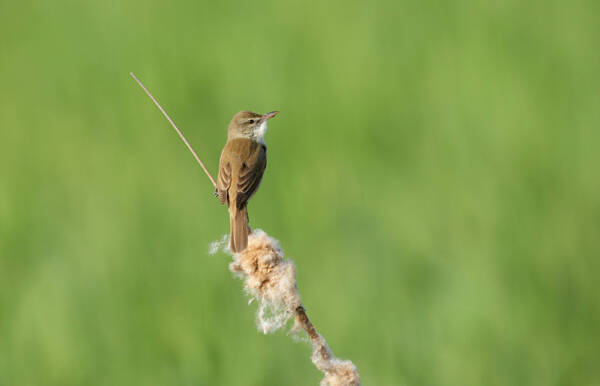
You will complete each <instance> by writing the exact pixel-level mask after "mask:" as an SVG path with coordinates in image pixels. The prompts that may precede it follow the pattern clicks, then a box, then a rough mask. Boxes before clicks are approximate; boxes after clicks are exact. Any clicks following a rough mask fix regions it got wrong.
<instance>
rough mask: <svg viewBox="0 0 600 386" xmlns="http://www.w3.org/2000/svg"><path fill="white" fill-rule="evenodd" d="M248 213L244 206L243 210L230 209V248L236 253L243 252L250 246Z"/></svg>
mask: <svg viewBox="0 0 600 386" xmlns="http://www.w3.org/2000/svg"><path fill="white" fill-rule="evenodd" d="M248 233H250V228H249V227H248V211H247V209H246V207H245V206H244V207H243V208H241V209H237V208H230V212H229V234H230V241H229V247H230V248H231V251H232V252H234V253H239V252H242V251H243V250H244V249H246V247H247V246H248Z"/></svg>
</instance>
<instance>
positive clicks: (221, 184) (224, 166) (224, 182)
mask: <svg viewBox="0 0 600 386" xmlns="http://www.w3.org/2000/svg"><path fill="white" fill-rule="evenodd" d="M230 185H231V161H230V160H229V159H228V158H227V156H226V154H225V151H223V153H221V160H220V161H219V177H218V178H217V188H216V189H215V194H216V196H217V197H218V198H219V201H221V204H225V203H226V204H227V205H229V195H228V194H227V192H228V190H229V186H230Z"/></svg>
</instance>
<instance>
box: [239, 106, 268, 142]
mask: <svg viewBox="0 0 600 386" xmlns="http://www.w3.org/2000/svg"><path fill="white" fill-rule="evenodd" d="M278 113H279V111H271V112H270V113H266V114H257V113H253V112H252V111H240V112H239V113H237V114H235V115H234V116H233V119H231V123H229V129H228V137H229V139H232V138H250V139H253V140H255V141H257V142H261V143H264V136H265V133H266V132H267V121H268V120H269V119H271V118H273V117H274V116H275V115H277V114H278Z"/></svg>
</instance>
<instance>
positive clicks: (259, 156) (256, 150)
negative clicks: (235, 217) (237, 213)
mask: <svg viewBox="0 0 600 386" xmlns="http://www.w3.org/2000/svg"><path fill="white" fill-rule="evenodd" d="M246 154H247V156H246V157H242V158H245V159H242V160H241V161H242V162H241V164H240V170H239V174H238V178H237V195H236V196H237V197H236V205H237V207H238V208H243V207H244V206H245V205H246V203H247V202H248V200H249V199H250V197H252V195H253V194H254V192H256V189H258V186H259V185H260V181H261V180H262V177H263V174H264V172H265V168H266V167H267V147H266V146H265V145H262V144H258V143H256V142H254V143H253V144H252V146H250V149H249V151H248V152H247V153H246Z"/></svg>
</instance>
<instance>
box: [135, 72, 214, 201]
mask: <svg viewBox="0 0 600 386" xmlns="http://www.w3.org/2000/svg"><path fill="white" fill-rule="evenodd" d="M129 75H131V77H132V78H133V79H135V81H136V82H137V84H139V85H140V87H141V88H142V90H144V91H145V92H146V94H148V96H149V97H150V99H152V102H154V104H155V105H156V107H158V109H159V110H160V111H161V112H162V113H163V115H164V116H165V118H167V121H169V123H170V124H171V126H173V128H174V129H175V131H176V132H177V134H179V136H180V137H181V139H182V140H183V142H184V143H185V145H186V146H187V148H188V149H190V151H191V152H192V154H193V155H194V158H196V161H198V163H199V164H200V166H202V169H204V173H206V175H207V176H208V178H209V179H210V182H212V184H213V186H214V187H215V189H216V188H217V183H216V182H215V179H214V178H213V177H212V176H211V175H210V172H209V171H208V169H207V168H206V166H204V162H202V160H200V157H198V154H196V152H195V151H194V149H192V146H191V145H190V144H189V142H188V141H187V139H185V137H184V136H183V134H182V133H181V131H180V130H179V129H178V128H177V126H176V125H175V123H174V122H173V120H172V119H171V117H169V114H167V112H166V111H165V110H164V109H163V108H162V106H161V105H160V104H159V103H158V101H157V100H156V99H155V98H154V97H153V96H152V94H150V91H148V89H147V88H146V87H145V86H144V85H143V84H142V82H140V80H139V79H138V78H137V77H136V76H135V75H134V74H133V72H130V73H129Z"/></svg>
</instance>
